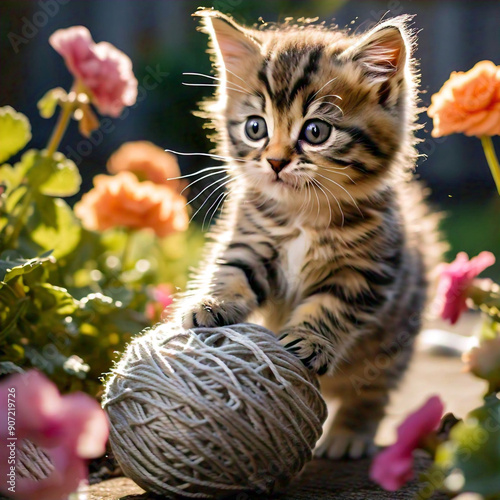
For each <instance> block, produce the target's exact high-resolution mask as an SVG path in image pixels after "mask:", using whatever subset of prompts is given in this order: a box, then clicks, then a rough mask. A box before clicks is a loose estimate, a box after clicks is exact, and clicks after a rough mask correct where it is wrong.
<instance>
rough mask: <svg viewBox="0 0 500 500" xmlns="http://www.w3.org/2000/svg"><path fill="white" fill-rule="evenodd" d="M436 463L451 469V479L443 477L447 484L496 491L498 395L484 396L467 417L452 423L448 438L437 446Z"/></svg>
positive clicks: (499, 481) (484, 492)
mask: <svg viewBox="0 0 500 500" xmlns="http://www.w3.org/2000/svg"><path fill="white" fill-rule="evenodd" d="M436 463H437V464H438V465H440V466H442V467H444V468H446V469H448V470H449V471H452V472H451V474H450V477H453V478H454V481H451V480H447V481H446V482H445V484H446V486H447V487H452V485H453V484H457V485H460V490H461V491H470V492H474V493H479V494H481V495H484V496H487V497H489V496H490V495H495V494H499V493H500V474H499V473H498V471H499V470H500V400H499V399H498V397H496V396H490V397H488V398H486V399H485V404H484V405H483V406H481V407H479V408H477V409H475V410H474V411H472V412H471V413H469V415H468V416H467V418H465V419H464V420H463V421H462V422H459V423H458V424H456V425H455V426H454V427H453V429H452V430H451V432H450V440H449V441H447V442H445V443H444V444H443V445H441V446H440V448H439V449H438V452H437V454H436ZM457 477H458V478H459V480H458V481H457V479H456V478H457ZM452 489H453V488H452Z"/></svg>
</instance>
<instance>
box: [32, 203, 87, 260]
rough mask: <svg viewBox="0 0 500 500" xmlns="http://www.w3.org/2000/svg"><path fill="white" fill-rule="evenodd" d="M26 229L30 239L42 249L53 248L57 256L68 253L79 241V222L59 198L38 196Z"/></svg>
mask: <svg viewBox="0 0 500 500" xmlns="http://www.w3.org/2000/svg"><path fill="white" fill-rule="evenodd" d="M28 229H30V235H31V239H32V240H33V241H34V242H35V243H36V244H37V245H39V246H40V247H41V248H42V249H43V250H53V251H54V256H55V257H57V258H60V257H63V256H65V255H68V254H69V253H70V252H71V251H73V250H74V249H75V247H76V246H77V245H78V242H79V241H80V234H81V226H80V222H79V221H78V219H77V218H76V217H75V216H74V214H73V211H72V210H71V207H70V206H69V205H68V204H67V203H66V202H65V201H64V200H61V199H60V198H47V197H45V196H38V197H37V198H36V204H35V211H34V213H33V215H32V217H31V218H30V220H29V221H28Z"/></svg>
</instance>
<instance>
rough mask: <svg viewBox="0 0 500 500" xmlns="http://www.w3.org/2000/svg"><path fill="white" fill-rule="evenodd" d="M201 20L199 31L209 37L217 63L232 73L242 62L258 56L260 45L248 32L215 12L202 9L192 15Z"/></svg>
mask: <svg viewBox="0 0 500 500" xmlns="http://www.w3.org/2000/svg"><path fill="white" fill-rule="evenodd" d="M193 16H195V17H201V18H202V27H201V30H202V31H204V32H205V33H208V35H209V36H210V38H211V40H212V43H213V47H214V50H215V54H216V56H217V62H218V64H219V65H220V66H221V67H225V68H227V69H228V70H230V71H232V72H238V67H241V63H242V62H246V61H248V60H249V58H251V57H254V56H257V55H259V54H260V45H259V42H258V41H257V40H256V39H255V37H254V36H253V35H252V34H251V32H250V30H247V29H246V28H244V27H242V26H240V25H239V24H237V23H236V22H235V21H234V20H233V19H231V18H230V17H228V16H226V15H224V14H221V13H220V12H218V11H216V10H209V9H203V10H199V11H197V12H195V13H194V14H193Z"/></svg>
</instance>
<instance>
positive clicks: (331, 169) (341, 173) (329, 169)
mask: <svg viewBox="0 0 500 500" xmlns="http://www.w3.org/2000/svg"><path fill="white" fill-rule="evenodd" d="M316 166H317V167H318V168H321V169H323V170H326V171H329V172H334V173H335V174H337V175H343V176H344V177H347V178H348V179H349V180H350V181H351V182H352V183H353V184H356V182H355V181H353V179H352V177H351V176H350V175H349V174H344V172H337V171H336V169H335V168H331V167H322V166H320V165H316Z"/></svg>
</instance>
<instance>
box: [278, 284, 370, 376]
mask: <svg viewBox="0 0 500 500" xmlns="http://www.w3.org/2000/svg"><path fill="white" fill-rule="evenodd" d="M361 323H362V318H361V313H360V315H359V317H356V311H355V308H354V307H353V306H350V311H349V312H348V311H347V310H346V307H345V303H342V302H341V301H339V299H337V298H336V297H335V296H334V295H332V294H329V293H319V294H315V295H311V296H310V297H308V298H307V299H305V300H304V301H303V302H302V303H301V304H300V305H299V306H298V307H297V309H296V310H295V311H294V312H293V314H292V316H291V318H290V320H289V321H288V323H287V324H286V325H285V328H284V329H283V330H282V331H281V332H280V336H279V341H280V343H281V344H282V345H283V346H284V347H285V348H286V349H287V350H288V351H290V352H292V353H293V354H295V355H296V356H297V357H298V358H299V359H300V360H301V361H302V362H303V363H304V365H306V366H307V367H308V368H310V369H311V370H313V371H314V372H315V373H317V374H318V375H323V374H325V373H327V372H330V373H331V372H332V371H333V370H334V368H335V366H336V365H337V363H338V362H339V361H340V360H341V359H342V358H343V356H344V355H345V353H346V351H347V349H348V348H349V346H350V345H352V344H353V343H354V341H355V339H356V338H357V335H358V334H359V331H360V330H359V327H360V325H361Z"/></svg>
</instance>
